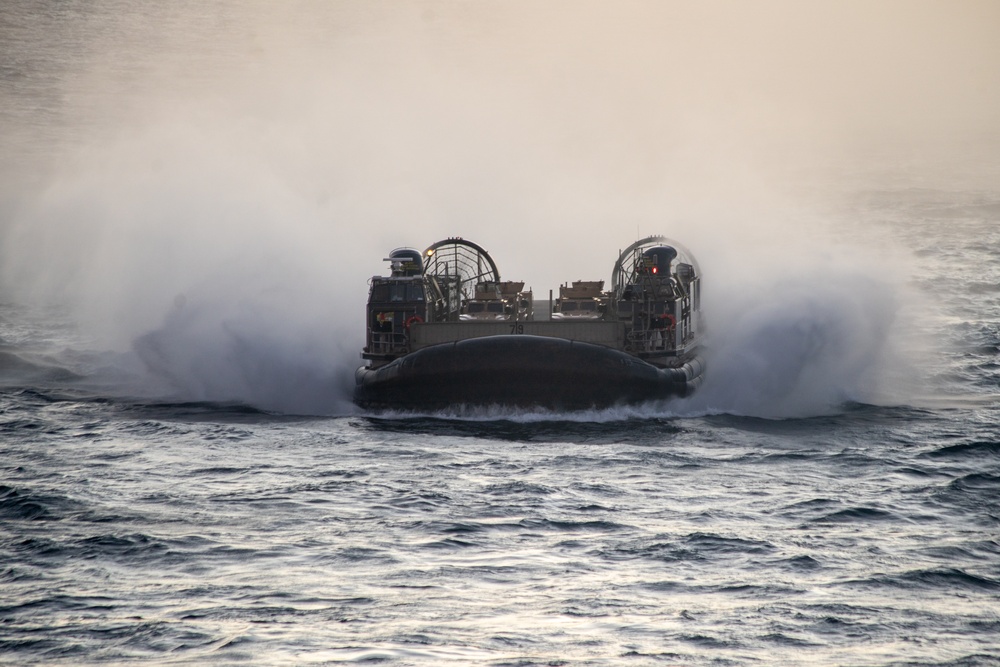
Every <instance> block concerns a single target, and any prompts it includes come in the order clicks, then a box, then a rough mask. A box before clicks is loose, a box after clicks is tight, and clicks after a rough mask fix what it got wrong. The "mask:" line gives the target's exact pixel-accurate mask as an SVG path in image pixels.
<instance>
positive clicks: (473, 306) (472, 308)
mask: <svg viewBox="0 0 1000 667" xmlns="http://www.w3.org/2000/svg"><path fill="white" fill-rule="evenodd" d="M468 310H469V312H470V313H481V312H483V311H484V310H486V304H485V303H470V304H469V308H468Z"/></svg>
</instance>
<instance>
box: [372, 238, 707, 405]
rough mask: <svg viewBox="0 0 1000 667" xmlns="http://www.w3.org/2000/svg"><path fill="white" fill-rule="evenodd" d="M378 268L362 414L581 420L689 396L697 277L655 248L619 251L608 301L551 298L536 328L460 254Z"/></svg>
mask: <svg viewBox="0 0 1000 667" xmlns="http://www.w3.org/2000/svg"><path fill="white" fill-rule="evenodd" d="M386 261H388V262H389V263H390V273H389V275H388V276H375V277H373V278H372V279H371V281H370V291H369V297H368V305H367V337H366V344H365V348H364V351H363V352H362V355H361V356H362V358H364V359H366V360H367V362H368V363H367V365H365V366H362V367H361V368H359V369H358V370H357V373H356V377H355V379H356V387H355V393H354V400H355V402H356V403H357V404H358V405H359V406H361V407H363V408H365V409H370V410H401V411H426V410H440V409H445V408H449V407H453V406H459V405H466V406H493V405H496V406H508V407H525V408H545V409H553V410H579V409H587V408H604V407H610V406H613V405H619V404H629V403H642V402H646V401H653V400H660V399H666V398H670V397H676V396H687V395H689V394H690V393H691V392H693V391H694V390H695V389H696V388H697V387H698V385H699V384H700V383H701V379H702V369H703V363H702V360H701V358H700V356H699V344H700V341H701V333H702V330H703V325H702V322H701V320H702V315H701V275H700V271H699V269H698V266H697V264H696V263H695V261H694V258H693V257H692V256H691V255H690V253H688V252H687V251H686V250H685V249H684V248H683V246H681V245H680V244H678V243H676V242H674V241H671V240H670V239H668V238H666V237H663V236H650V237H648V238H645V239H642V240H641V241H637V242H635V243H633V244H632V245H630V246H629V247H628V248H626V249H625V250H624V251H622V252H621V253H620V255H619V257H618V261H617V262H616V263H615V265H614V269H613V271H612V279H611V289H610V290H604V289H603V287H604V283H603V281H577V282H574V283H572V285H563V286H562V287H561V288H560V294H559V299H557V300H556V301H555V302H554V303H551V305H550V315H549V318H548V319H547V320H546V319H542V318H536V316H535V313H534V302H533V299H532V293H531V291H530V290H529V291H525V290H524V283H523V282H516V281H506V282H504V281H501V280H500V275H499V272H498V271H497V267H496V264H495V263H494V261H493V259H492V258H491V257H490V255H489V253H487V252H486V251H485V250H484V249H483V248H481V247H480V246H478V245H476V244H475V243H472V242H471V241H466V240H464V239H461V238H449V239H445V240H443V241H439V242H437V243H435V244H433V245H431V246H430V247H429V248H427V249H426V250H424V251H423V252H419V251H417V250H415V249H412V248H400V249H397V250H393V251H392V252H391V253H390V255H389V257H388V258H386Z"/></svg>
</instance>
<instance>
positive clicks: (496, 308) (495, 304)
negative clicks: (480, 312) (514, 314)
mask: <svg viewBox="0 0 1000 667" xmlns="http://www.w3.org/2000/svg"><path fill="white" fill-rule="evenodd" d="M486 310H488V311H489V312H491V313H502V312H503V304H502V303H500V302H499V301H492V302H490V303H488V304H487V305H486Z"/></svg>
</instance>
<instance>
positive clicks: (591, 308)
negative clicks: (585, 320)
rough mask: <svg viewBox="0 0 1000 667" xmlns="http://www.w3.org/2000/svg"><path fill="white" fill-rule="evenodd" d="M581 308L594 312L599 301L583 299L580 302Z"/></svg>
mask: <svg viewBox="0 0 1000 667" xmlns="http://www.w3.org/2000/svg"><path fill="white" fill-rule="evenodd" d="M580 310H586V311H590V312H594V311H596V310H597V303H595V302H594V301H583V302H581V303H580Z"/></svg>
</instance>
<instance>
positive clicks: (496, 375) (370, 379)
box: [354, 335, 701, 411]
mask: <svg viewBox="0 0 1000 667" xmlns="http://www.w3.org/2000/svg"><path fill="white" fill-rule="evenodd" d="M356 380H357V386H356V388H355V393H354V402H355V403H357V404H358V405H359V406H361V407H363V408H365V409H370V410H418V411H419V410H437V409H442V408H447V407H449V406H454V405H480V406H489V405H500V406H519V407H542V408H549V409H555V410H579V409H587V408H593V407H596V408H602V407H609V406H613V405H618V404H626V403H641V402H645V401H650V400H657V399H663V398H669V397H671V396H686V395H688V394H689V393H691V392H692V391H693V390H694V388H695V387H696V386H697V385H698V383H699V382H700V381H701V362H700V361H699V360H698V359H697V358H694V359H691V360H689V361H688V362H686V363H684V364H683V365H681V366H680V367H678V368H657V367H656V366H653V365H651V364H648V363H646V362H645V361H642V360H641V359H637V358H636V357H633V356H631V355H629V354H625V353H624V352H621V351H619V350H613V349H611V348H607V347H603V346H600V345H593V344H590V343H581V342H574V341H570V340H565V339H562V338H549V337H542V336H516V335H515V336H488V337H484V338H470V339H467V340H462V341H457V342H453V343H444V344H441V345H434V346H432V347H427V348H424V349H422V350H418V351H416V352H411V353H410V354H408V355H406V356H405V357H401V358H399V359H396V360H395V361H392V362H391V363H389V364H386V365H385V366H382V367H380V368H377V369H374V370H373V369H370V368H368V367H362V368H359V369H358V371H357V375H356Z"/></svg>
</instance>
